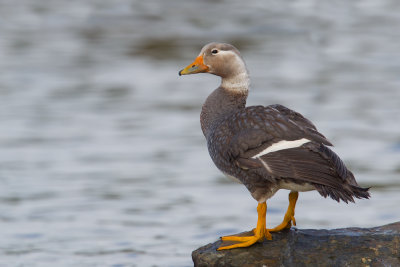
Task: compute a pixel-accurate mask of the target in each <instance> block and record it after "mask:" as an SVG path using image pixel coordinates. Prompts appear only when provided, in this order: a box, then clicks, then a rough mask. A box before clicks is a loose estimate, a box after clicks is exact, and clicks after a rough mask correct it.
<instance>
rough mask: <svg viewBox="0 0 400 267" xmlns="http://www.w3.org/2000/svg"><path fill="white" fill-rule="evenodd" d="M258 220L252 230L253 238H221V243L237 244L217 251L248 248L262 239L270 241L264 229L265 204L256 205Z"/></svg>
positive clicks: (232, 236) (269, 235)
mask: <svg viewBox="0 0 400 267" xmlns="http://www.w3.org/2000/svg"><path fill="white" fill-rule="evenodd" d="M257 213H258V220H257V227H256V228H255V229H254V230H253V233H254V235H253V236H235V235H231V236H223V237H221V239H222V241H237V242H238V243H236V244H233V245H230V246H221V247H219V248H218V250H223V249H232V248H240V247H249V246H251V245H253V244H254V243H256V242H257V241H259V242H262V241H264V238H267V239H272V237H271V234H270V233H269V232H268V230H267V229H266V224H265V217H266V215H267V203H266V202H263V203H258V206H257Z"/></svg>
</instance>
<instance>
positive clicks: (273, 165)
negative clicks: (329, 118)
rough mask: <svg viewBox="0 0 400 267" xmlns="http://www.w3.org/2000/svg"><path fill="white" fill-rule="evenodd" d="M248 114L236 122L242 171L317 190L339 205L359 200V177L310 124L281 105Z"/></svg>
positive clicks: (234, 143) (234, 151) (234, 149)
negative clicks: (357, 180)
mask: <svg viewBox="0 0 400 267" xmlns="http://www.w3.org/2000/svg"><path fill="white" fill-rule="evenodd" d="M248 109H250V110H246V111H242V112H240V113H239V114H237V115H236V120H230V121H231V122H232V125H231V127H233V128H232V131H233V132H235V133H236V134H235V135H234V136H233V137H232V138H231V142H230V146H229V147H230V155H231V157H232V158H233V160H234V162H235V164H236V165H237V166H238V167H240V168H241V169H243V170H246V171H249V172H254V173H256V174H257V175H262V176H263V177H265V178H266V179H269V180H271V181H275V182H279V180H281V181H285V182H289V183H294V184H304V183H308V184H312V185H315V188H316V189H317V190H318V191H319V192H320V193H321V194H323V195H324V196H327V195H329V196H331V197H332V198H334V199H336V200H339V199H342V200H344V201H346V202H347V201H353V197H352V196H356V197H357V195H356V194H355V193H354V192H353V191H354V188H353V187H354V186H357V183H356V182H355V180H354V176H353V174H352V173H351V172H350V171H349V170H347V168H346V166H345V165H344V163H343V161H342V160H341V159H340V158H339V157H338V156H337V155H336V154H335V153H334V152H333V151H332V150H330V149H329V148H328V147H327V145H331V143H330V142H329V141H328V140H327V139H326V138H325V137H324V136H323V135H322V134H321V133H319V132H318V131H317V129H316V127H315V126H314V125H313V124H312V123H311V122H310V121H309V120H307V119H306V118H304V117H303V116H302V115H301V114H299V113H297V112H294V111H292V110H290V109H288V108H285V107H283V106H280V105H275V106H269V107H251V108H248ZM344 187H345V188H344Z"/></svg>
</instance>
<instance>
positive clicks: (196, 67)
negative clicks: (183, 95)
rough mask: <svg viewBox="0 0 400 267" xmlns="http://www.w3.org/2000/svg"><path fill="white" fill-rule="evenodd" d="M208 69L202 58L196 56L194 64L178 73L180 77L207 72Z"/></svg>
mask: <svg viewBox="0 0 400 267" xmlns="http://www.w3.org/2000/svg"><path fill="white" fill-rule="evenodd" d="M207 71H208V67H207V65H205V64H204V61H203V56H198V57H197V58H196V59H195V60H194V62H193V63H192V64H190V65H188V66H187V67H186V68H184V69H183V70H181V71H180V72H179V76H180V75H187V74H195V73H201V72H207Z"/></svg>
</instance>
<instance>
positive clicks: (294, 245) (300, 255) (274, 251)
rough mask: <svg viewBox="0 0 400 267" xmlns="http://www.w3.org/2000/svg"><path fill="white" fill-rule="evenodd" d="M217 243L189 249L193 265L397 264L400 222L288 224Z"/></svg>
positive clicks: (399, 255)
mask: <svg viewBox="0 0 400 267" xmlns="http://www.w3.org/2000/svg"><path fill="white" fill-rule="evenodd" d="M249 234H250V232H244V233H241V235H243V236H245V235H249ZM221 243H222V241H221V240H219V241H217V242H215V243H212V244H208V245H206V246H203V247H200V248H198V249H197V250H195V251H193V253H192V258H193V262H194V266H197V267H203V266H207V267H210V266H218V267H221V266H232V267H234V266H241V267H246V266H260V267H261V266H265V267H267V266H268V267H272V266H371V267H374V266H400V222H396V223H392V224H388V225H384V226H380V227H374V228H343V229H334V230H311V229H308V230H299V229H295V228H292V229H290V230H286V231H283V232H280V233H273V234H272V240H265V241H264V242H263V243H257V244H255V245H253V246H251V247H248V248H236V249H232V250H222V251H216V249H217V248H218V247H219V246H220V245H221ZM225 243H226V244H225ZM225 243H224V245H228V242H225Z"/></svg>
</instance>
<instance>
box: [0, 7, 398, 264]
mask: <svg viewBox="0 0 400 267" xmlns="http://www.w3.org/2000/svg"><path fill="white" fill-rule="evenodd" d="M399 8H400V2H398V1H394V0H392V1H390V0H387V1H385V0H382V1H373V0H371V1H355V2H354V1H353V2H352V3H349V2H348V1H344V0H337V1H325V2H321V1H316V0H315V1H312V0H310V1H306V0H304V1H291V2H290V3H283V2H279V1H277V2H268V3H266V2H265V1H255V0H250V1H246V4H245V5H244V4H243V2H242V1H222V0H221V1H187V0H186V1H161V0H150V1H135V0H131V1H125V0H120V1H49V0H45V1H28V0H21V1H11V0H8V1H2V2H0V99H1V100H0V101H1V102H0V104H1V105H0V125H1V131H0V183H1V187H0V229H1V238H0V254H1V256H0V265H2V266H190V265H191V264H192V263H191V257H190V253H191V251H192V250H194V249H196V248H197V247H199V246H201V245H204V244H206V243H208V242H213V241H215V240H216V239H217V238H218V237H219V236H221V235H224V234H231V233H235V232H240V231H244V230H248V229H250V228H252V227H254V225H255V223H256V202H255V201H254V200H253V199H252V198H251V196H250V194H249V193H248V192H247V191H246V189H245V188H244V187H243V186H241V185H238V184H234V183H231V182H230V181H229V180H227V179H226V178H224V177H223V176H222V175H221V174H220V173H219V172H218V170H217V169H216V168H215V167H214V165H213V164H212V162H211V160H210V158H209V156H208V152H207V149H206V144H205V140H204V137H203V136H202V134H201V130H200V126H199V112H200V107H201V104H202V102H203V101H204V99H205V97H206V96H207V95H208V94H209V93H210V92H211V91H212V89H213V88H215V87H217V85H218V82H219V81H218V79H217V77H213V76H211V75H193V76H187V77H178V75H177V73H178V70H179V69H181V68H182V67H184V66H186V65H187V64H189V63H190V62H191V60H193V59H194V57H195V56H196V55H197V54H198V52H199V50H200V49H201V47H202V46H203V45H204V44H206V43H208V42H210V41H224V42H230V43H233V44H234V45H236V46H237V47H238V48H239V49H240V50H241V52H242V55H243V57H244V58H245V59H246V62H247V65H248V68H249V70H250V73H251V77H252V91H251V95H250V97H249V104H265V105H267V104H273V103H281V104H284V105H286V106H288V107H291V108H293V109H296V110H297V111H299V112H301V113H303V114H304V115H306V116H307V117H308V118H310V119H311V120H312V121H313V122H314V123H315V124H316V125H317V127H318V128H319V130H320V131H321V132H323V133H324V134H325V135H326V136H327V137H328V138H329V139H330V140H331V141H332V142H333V143H334V144H335V151H336V152H338V153H339V154H340V155H341V157H342V158H343V160H344V161H345V162H346V163H347V164H348V166H349V167H350V168H351V169H352V170H353V171H354V173H355V174H356V177H357V179H358V181H359V182H360V183H361V184H362V185H364V186H372V189H371V191H372V198H371V199H370V200H362V201H358V202H357V204H356V205H354V204H349V205H345V204H337V203H335V202H334V201H332V200H329V199H323V198H321V197H320V196H319V195H318V194H317V193H315V192H309V193H304V194H300V199H299V202H298V207H297V209H296V211H297V213H296V218H297V222H298V227H300V228H310V227H313V228H336V227H346V226H360V227H364V226H365V227H366V226H374V225H381V224H385V223H390V222H393V221H398V220H399V219H400V214H399V208H398V203H399V202H400V194H399V190H400V179H399V176H400V125H399V120H400V76H399V72H400V53H399V49H398V48H399V43H400V32H399V30H398V25H400V13H399V12H398V10H399ZM286 205H287V192H284V191H282V192H278V194H277V195H276V196H275V197H274V198H273V199H271V200H270V201H269V210H268V215H267V224H269V225H271V226H272V225H275V224H277V223H279V222H280V220H281V219H282V216H283V213H284V211H285V209H286Z"/></svg>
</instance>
